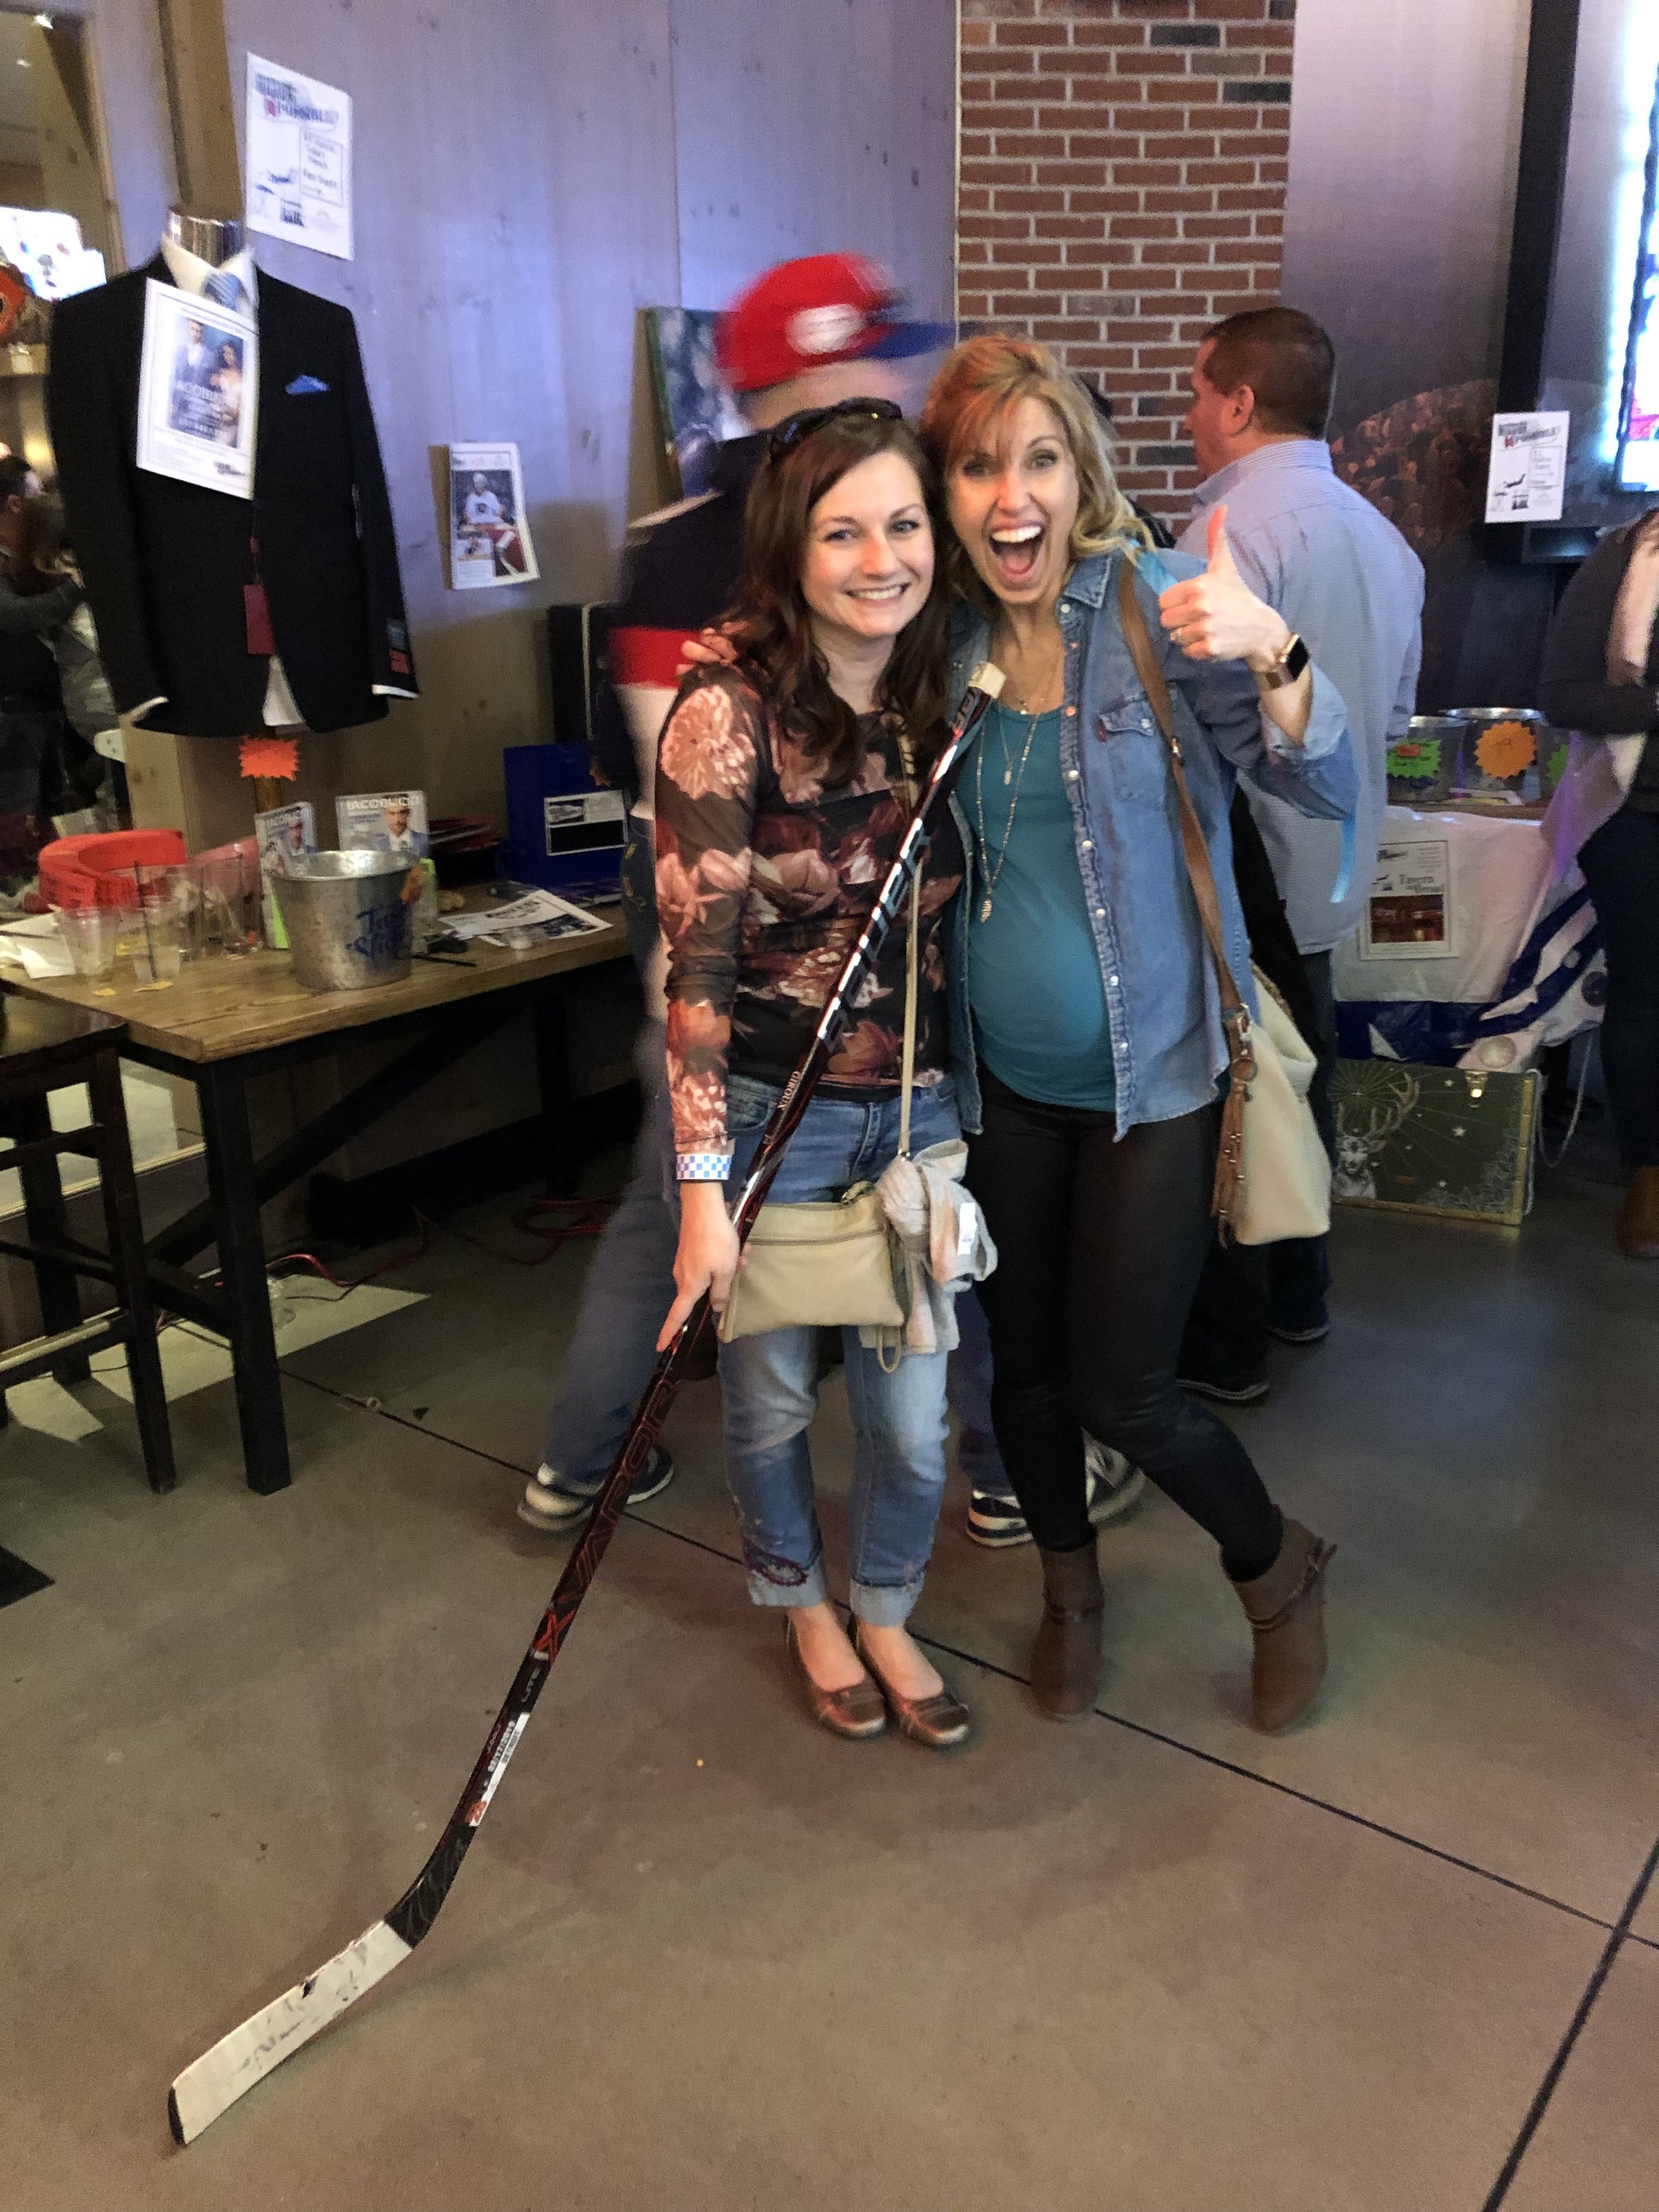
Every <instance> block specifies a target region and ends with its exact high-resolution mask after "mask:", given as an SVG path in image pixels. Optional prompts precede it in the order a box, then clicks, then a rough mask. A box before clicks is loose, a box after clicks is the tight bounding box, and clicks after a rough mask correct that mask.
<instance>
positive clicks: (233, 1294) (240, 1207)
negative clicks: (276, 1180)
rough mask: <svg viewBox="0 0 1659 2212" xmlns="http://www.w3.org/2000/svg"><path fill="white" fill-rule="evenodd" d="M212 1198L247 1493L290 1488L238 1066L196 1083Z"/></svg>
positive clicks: (211, 1066) (225, 1065)
mask: <svg viewBox="0 0 1659 2212" xmlns="http://www.w3.org/2000/svg"><path fill="white" fill-rule="evenodd" d="M197 1096H198V1097H199V1098H200V1100H201V1106H202V1140H203V1143H204V1146H206V1149H207V1166H208V1191H209V1194H210V1198H211V1199H212V1201H213V1212H214V1234H215V1241H216V1243H217V1245H218V1248H219V1271H220V1273H221V1276H222V1279H223V1281H224V1286H225V1308H226V1315H227V1322H228V1328H229V1332H230V1348H231V1356H232V1358H233V1359H234V1361H235V1365H236V1413H237V1418H238V1419H239V1420H240V1423H241V1430H242V1457H243V1461H244V1463H245V1465H246V1468H247V1486H248V1488H249V1489H250V1490H257V1491H258V1492H261V1494H262V1495H267V1496H268V1495H269V1494H270V1492H271V1491H273V1490H283V1489H286V1487H287V1486H288V1482H289V1462H288V1427H287V1424H286V1422H285V1421H284V1419H283V1385H282V1377H281V1376H280V1375H279V1374H278V1373H277V1370H276V1333H275V1331H274V1330H273V1329H272V1328H271V1324H270V1291H268V1290H267V1288H266V1287H265V1248H264V1239H263V1237H261V1235H260V1231H259V1191H258V1180H257V1178H256V1176H255V1172H254V1162H253V1140H252V1134H251V1133H250V1131H249V1128H248V1119H247V1086H246V1082H245V1080H244V1079H243V1077H242V1076H241V1075H240V1073H238V1072H237V1069H236V1066H235V1063H234V1061H224V1062H220V1063H217V1064H216V1063H213V1062H209V1063H208V1064H206V1065H205V1066H204V1067H203V1068H202V1069H201V1071H200V1073H199V1075H198V1077H197Z"/></svg>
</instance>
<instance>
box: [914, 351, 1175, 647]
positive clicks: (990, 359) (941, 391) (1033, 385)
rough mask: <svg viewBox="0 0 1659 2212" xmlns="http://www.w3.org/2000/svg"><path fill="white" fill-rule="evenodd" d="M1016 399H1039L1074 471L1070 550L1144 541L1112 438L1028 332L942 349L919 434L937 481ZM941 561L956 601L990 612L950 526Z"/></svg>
mask: <svg viewBox="0 0 1659 2212" xmlns="http://www.w3.org/2000/svg"><path fill="white" fill-rule="evenodd" d="M1022 399H1040V400H1041V401H1042V404H1043V405H1044V406H1045V407H1047V408H1048V410H1049V412H1050V413H1051V414H1052V415H1054V417H1055V418H1056V420H1057V421H1058V422H1059V423H1060V428H1061V430H1062V431H1063V433H1064V434H1065V438H1066V444H1067V446H1069V447H1070V448H1071V453H1072V460H1073V465H1075V467H1076V469H1077V480H1078V504H1077V520H1076V521H1075V522H1074V523H1073V525H1072V544H1071V556H1072V559H1073V561H1080V560H1082V558H1083V557H1084V556H1085V554H1088V553H1109V552H1111V551H1113V550H1115V548H1117V547H1120V546H1131V545H1133V546H1150V545H1151V544H1152V532H1150V531H1149V530H1148V529H1147V527H1146V524H1145V523H1144V522H1142V520H1140V517H1139V515H1138V514H1137V513H1135V511H1134V508H1133V507H1132V506H1131V505H1130V503H1129V501H1128V499H1127V496H1126V495H1124V493H1123V492H1122V491H1121V490H1120V489H1119V488H1118V481H1117V475H1116V471H1115V470H1114V468H1113V466H1112V439H1111V433H1110V432H1109V430H1108V429H1107V428H1106V425H1105V423H1104V422H1103V420H1102V418H1101V416H1100V414H1099V411H1098V410H1097V408H1096V406H1095V404H1094V402H1093V400H1092V399H1091V398H1090V396H1089V393H1088V392H1087V390H1086V388H1085V386H1083V385H1082V384H1080V383H1079V380H1078V379H1077V378H1076V377H1075V376H1073V374H1072V372H1071V371H1070V370H1069V369H1067V368H1061V367H1060V362H1059V361H1058V360H1057V359H1056V358H1055V356H1054V355H1053V354H1052V353H1050V352H1049V350H1048V347H1047V346H1045V345H1039V344H1038V343H1037V342H1036V339H1035V338H1022V337H1003V336H1001V335H1000V334H999V333H996V332H987V334H986V335H985V336H984V337H976V338H968V339H966V340H964V342H963V343H962V344H961V345H959V346H957V349H956V350H955V351H954V352H953V353H951V354H947V355H946V356H945V361H944V362H943V363H942V364H941V366H940V368H939V374H938V375H937V376H936V377H935V378H934V379H933V386H932V388H931V389H930V390H929V392H928V394H927V404H926V406H925V407H924V408H923V409H922V410H921V438H922V443H923V444H924V445H925V446H926V447H927V453H928V456H929V458H930V459H932V461H933V465H934V467H935V468H936V469H937V470H938V471H939V476H940V477H941V479H942V478H943V477H945V476H947V475H948V474H949V472H950V471H951V469H952V468H954V467H955V466H956V465H957V463H958V462H959V461H962V460H963V459H966V457H967V456H968V455H969V453H973V452H975V451H976V450H978V449H979V448H980V447H988V446H993V445H994V444H995V442H996V437H997V432H998V429H999V428H1000V424H1001V422H1002V421H1003V418H1004V417H1005V416H1006V415H1007V414H1008V413H1009V412H1010V411H1011V410H1012V409H1013V408H1015V407H1017V406H1018V404H1019V403H1020V401H1021V400H1022ZM943 545H944V547H945V549H946V557H945V561H944V562H943V563H942V565H943V566H944V568H945V569H946V570H947V572H948V574H949V577H950V580H951V584H952V586H954V588H955V589H956V590H957V592H960V593H961V595H962V596H963V599H968V600H969V601H970V602H971V603H972V604H973V605H975V606H976V607H978V608H979V609H980V610H981V612H984V613H991V614H994V612H995V611H996V601H995V599H994V598H993V597H992V595H991V593H990V592H987V589H986V587H985V586H984V585H983V584H982V583H981V581H980V580H979V576H978V574H977V573H976V572H975V568H974V565H973V563H972V562H970V561H969V558H968V555H967V553H966V552H965V550H963V546H962V544H960V542H959V541H958V539H957V535H956V532H954V531H950V532H946V535H945V538H944V540H943Z"/></svg>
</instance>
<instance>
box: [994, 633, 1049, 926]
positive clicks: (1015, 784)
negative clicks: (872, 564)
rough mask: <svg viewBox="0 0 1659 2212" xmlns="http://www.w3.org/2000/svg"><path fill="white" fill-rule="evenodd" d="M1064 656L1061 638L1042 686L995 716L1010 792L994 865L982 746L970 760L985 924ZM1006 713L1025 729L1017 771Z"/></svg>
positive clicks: (1006, 785)
mask: <svg viewBox="0 0 1659 2212" xmlns="http://www.w3.org/2000/svg"><path fill="white" fill-rule="evenodd" d="M1065 653H1066V640H1065V636H1064V635H1063V634H1062V635H1061V637H1060V644H1059V647H1058V648H1057V650H1056V652H1055V654H1054V662H1053V665H1051V666H1050V667H1049V668H1048V671H1047V672H1046V673H1045V675H1044V677H1043V679H1042V683H1041V684H1038V685H1037V687H1036V690H1034V691H1028V692H1027V693H1026V694H1025V696H1024V698H1023V699H1009V700H1007V701H1006V702H1005V703H1004V704H1003V707H1002V711H1001V713H1000V715H999V718H998V736H999V739H1000V744H1001V746H1002V781H1003V786H1004V788H1005V789H1012V793H1013V797H1012V799H1010V800H1009V802H1008V818H1007V820H1006V822H1005V823H1003V825H1002V849H1001V851H1000V853H999V854H997V856H996V860H995V861H994V863H992V862H991V861H990V859H989V855H990V851H991V841H990V838H989V836H988V835H987V831H986V827H985V747H984V745H983V744H981V745H980V746H979V748H978V750H977V751H976V752H975V756H974V798H975V805H976V806H977V808H978V811H979V848H980V851H981V853H983V854H985V855H986V856H987V868H986V878H985V896H984V897H983V898H982V899H981V901H980V906H979V918H980V920H981V921H989V920H990V919H991V909H992V908H993V907H994V905H995V903H996V890H997V880H998V878H999V877H1000V875H1001V873H1002V871H1003V869H1004V867H1005V866H1006V864H1007V860H1008V848H1009V846H1010V845H1011V844H1012V842H1013V836H1014V817H1015V815H1016V814H1018V811H1019V788H1020V786H1021V784H1022V783H1023V782H1024V780H1025V763H1026V762H1027V761H1028V760H1030V757H1031V742H1032V739H1033V738H1035V737H1036V732H1037V724H1038V723H1039V722H1040V721H1041V720H1042V705H1041V702H1042V700H1043V699H1045V698H1046V697H1047V696H1048V692H1049V690H1050V688H1051V687H1052V685H1053V684H1054V678H1055V676H1056V675H1057V674H1058V672H1059V669H1060V662H1061V660H1062V659H1064V658H1065ZM1033 699H1036V701H1038V702H1039V704H1038V707H1037V708H1036V712H1035V713H1033V712H1032V711H1031V708H1030V702H1031V701H1032V700H1033ZM1010 712H1012V713H1013V714H1018V716H1019V718H1020V720H1021V721H1023V722H1024V725H1025V743H1024V746H1023V747H1022V748H1021V750H1020V756H1019V763H1018V767H1016V766H1015V763H1014V761H1013V759H1012V756H1011V755H1010V753H1009V750H1008V725H1007V720H1006V717H1007V714H1009V713H1010Z"/></svg>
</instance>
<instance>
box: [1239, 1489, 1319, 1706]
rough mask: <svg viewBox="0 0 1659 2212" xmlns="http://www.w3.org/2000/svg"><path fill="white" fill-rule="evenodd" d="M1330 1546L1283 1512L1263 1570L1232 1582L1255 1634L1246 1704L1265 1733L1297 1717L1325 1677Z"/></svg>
mask: <svg viewBox="0 0 1659 2212" xmlns="http://www.w3.org/2000/svg"><path fill="white" fill-rule="evenodd" d="M1335 1549H1336V1547H1335V1545H1334V1544H1328V1543H1327V1542H1326V1541H1325V1540H1324V1538H1323V1537H1322V1536H1316V1535H1314V1534H1313V1533H1312V1532H1311V1530H1310V1529H1307V1528H1304V1527H1303V1526H1302V1523H1301V1522H1299V1521H1292V1520H1291V1518H1290V1517H1289V1516H1288V1515H1287V1516H1285V1541H1284V1542H1283V1543H1282V1544H1281V1545H1280V1546H1279V1557H1278V1558H1277V1559H1275V1560H1274V1561H1273V1565H1272V1566H1270V1567H1269V1568H1268V1570H1267V1573H1266V1574H1265V1575H1258V1576H1257V1577H1255V1581H1254V1582H1248V1583H1234V1584H1233V1588H1234V1589H1236V1590H1237V1592H1238V1599H1239V1603H1240V1604H1241V1605H1242V1606H1243V1608H1244V1612H1245V1616H1246V1618H1247V1619H1248V1620H1249V1624H1250V1627H1251V1630H1252V1632H1254V1634H1255V1662H1254V1664H1253V1665H1252V1667H1251V1669H1250V1708H1251V1716H1252V1717H1253V1718H1254V1720H1255V1724H1256V1726H1257V1727H1258V1728H1259V1729H1261V1730H1262V1732H1263V1733H1264V1734H1265V1735H1273V1734H1274V1733H1275V1732H1276V1731H1277V1730H1278V1729H1284V1728H1289V1726H1290V1724H1291V1722H1292V1721H1294V1720H1299V1719H1300V1718H1301V1717H1302V1715H1303V1714H1304V1713H1305V1712H1306V1711H1307V1710H1308V1708H1309V1706H1310V1705H1311V1704H1312V1703H1313V1701H1314V1699H1315V1696H1316V1694H1317V1692H1318V1689H1319V1686H1320V1684H1321V1683H1322V1681H1323V1680H1324V1679H1325V1570H1326V1568H1327V1567H1328V1565H1329V1564H1330V1559H1331V1554H1332V1553H1334V1551H1335Z"/></svg>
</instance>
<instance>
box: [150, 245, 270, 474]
mask: <svg viewBox="0 0 1659 2212" xmlns="http://www.w3.org/2000/svg"><path fill="white" fill-rule="evenodd" d="M144 295H145V297H144V349H143V366H142V368H141V369H140V372H139V381H138V453H137V462H138V465H139V467H140V468H141V469H149V471H151V472H152V473H153V474H155V475H157V476H164V477H177V478H178V479H179V483H193V484H204V485H205V486H206V487H207V489H209V490H210V491H222V492H228V493H229V494H230V495H231V496H232V497H233V498H234V499H252V496H253V433H254V426H255V424H256V423H257V422H258V416H259V336H258V331H257V330H256V329H255V328H254V325H253V324H252V322H251V321H250V320H249V319H248V318H247V317H246V315H240V314H234V313H232V312H231V310H230V309H229V308H228V307H221V306H219V304H218V303H217V302H216V301H212V300H205V299H198V298H197V296H196V295H195V294H193V293H191V292H181V291H180V290H179V288H178V286H177V285H176V284H161V283H157V282H156V281H155V278H154V277H153V276H152V277H151V278H150V280H149V283H148V284H147V285H146V286H145V287H144Z"/></svg>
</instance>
